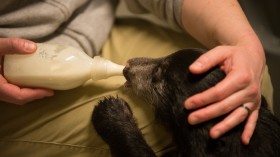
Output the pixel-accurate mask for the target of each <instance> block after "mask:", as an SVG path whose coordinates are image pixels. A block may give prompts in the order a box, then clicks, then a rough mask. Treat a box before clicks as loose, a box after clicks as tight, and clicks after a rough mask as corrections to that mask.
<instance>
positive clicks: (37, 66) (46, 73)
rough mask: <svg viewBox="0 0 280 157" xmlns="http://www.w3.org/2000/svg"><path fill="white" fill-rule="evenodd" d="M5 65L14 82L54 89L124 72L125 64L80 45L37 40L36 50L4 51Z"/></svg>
mask: <svg viewBox="0 0 280 157" xmlns="http://www.w3.org/2000/svg"><path fill="white" fill-rule="evenodd" d="M3 65H4V68H3V71H4V77H5V78H6V79H7V80H8V81H9V82H11V83H13V84H16V85H19V86H23V87H42V88H49V89H55V90H67V89H72V88H75V87H78V86H80V85H82V84H83V83H85V82H86V81H87V80H89V79H93V80H99V79H104V78H108V77H110V76H116V75H122V70H123V68H124V66H122V65H117V64H115V63H113V62H111V61H109V60H106V59H104V58H101V57H99V56H96V57H94V58H91V57H89V56H88V55H86V54H85V53H84V52H82V51H81V50H79V49H77V48H74V47H71V46H66V45H55V44H37V50H36V52H35V53H33V54H28V55H5V57H4V64H3Z"/></svg>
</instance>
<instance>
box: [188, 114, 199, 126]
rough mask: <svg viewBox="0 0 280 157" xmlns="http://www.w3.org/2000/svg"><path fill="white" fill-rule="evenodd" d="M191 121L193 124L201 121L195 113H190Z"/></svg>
mask: <svg viewBox="0 0 280 157" xmlns="http://www.w3.org/2000/svg"><path fill="white" fill-rule="evenodd" d="M189 123H190V124H191V125H196V124H198V123H199V119H198V117H197V116H195V115H190V117H189Z"/></svg>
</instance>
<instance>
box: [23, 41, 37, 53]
mask: <svg viewBox="0 0 280 157" xmlns="http://www.w3.org/2000/svg"><path fill="white" fill-rule="evenodd" d="M24 50H25V51H27V52H34V51H35V50H36V45H35V43H33V42H29V41H26V42H25V43H24Z"/></svg>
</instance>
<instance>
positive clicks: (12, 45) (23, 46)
mask: <svg viewBox="0 0 280 157" xmlns="http://www.w3.org/2000/svg"><path fill="white" fill-rule="evenodd" d="M35 50H36V44H35V43H34V42H32V41H29V40H25V39H20V38H0V55H5V54H24V53H32V52H34V51H35Z"/></svg>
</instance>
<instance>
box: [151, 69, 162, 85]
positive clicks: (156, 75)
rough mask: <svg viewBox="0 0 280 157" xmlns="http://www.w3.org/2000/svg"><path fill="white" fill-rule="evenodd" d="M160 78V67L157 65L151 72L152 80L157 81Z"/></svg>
mask: <svg viewBox="0 0 280 157" xmlns="http://www.w3.org/2000/svg"><path fill="white" fill-rule="evenodd" d="M161 79H162V68H161V67H160V66H157V67H156V68H155V69H154V70H153V73H152V82H158V81H160V80H161Z"/></svg>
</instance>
